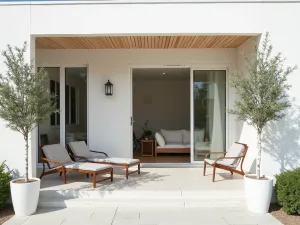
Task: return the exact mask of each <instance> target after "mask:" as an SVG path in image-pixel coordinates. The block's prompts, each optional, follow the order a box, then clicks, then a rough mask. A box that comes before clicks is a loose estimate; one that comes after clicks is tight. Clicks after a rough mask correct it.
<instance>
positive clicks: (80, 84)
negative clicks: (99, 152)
mask: <svg viewBox="0 0 300 225" xmlns="http://www.w3.org/2000/svg"><path fill="white" fill-rule="evenodd" d="M65 81H66V82H65V112H66V114H65V132H66V133H65V140H66V141H65V143H66V144H68V143H69V142H72V141H85V142H86V143H87V68H86V67H68V68H65Z"/></svg>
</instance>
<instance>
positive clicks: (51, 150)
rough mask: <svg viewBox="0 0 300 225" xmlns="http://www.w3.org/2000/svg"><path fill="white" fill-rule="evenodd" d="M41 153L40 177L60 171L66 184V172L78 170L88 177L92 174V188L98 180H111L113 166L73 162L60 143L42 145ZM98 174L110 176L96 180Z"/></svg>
mask: <svg viewBox="0 0 300 225" xmlns="http://www.w3.org/2000/svg"><path fill="white" fill-rule="evenodd" d="M42 155H43V156H42V163H43V172H42V174H41V176H40V179H42V177H43V176H45V175H48V174H53V173H60V174H62V175H63V183H64V184H66V180H67V178H66V173H67V172H79V173H85V174H87V177H89V175H92V176H93V188H95V187H96V183H98V182H101V181H105V180H111V181H113V168H112V167H111V166H109V165H99V164H95V163H89V162H74V161H72V159H71V158H70V156H69V154H68V152H67V150H66V149H65V148H64V147H62V146H61V145H60V144H54V145H45V146H43V147H42ZM45 164H47V165H48V168H49V170H48V171H45V167H46V166H45ZM98 174H110V177H107V178H104V179H102V180H98V181H96V176H97V175H98Z"/></svg>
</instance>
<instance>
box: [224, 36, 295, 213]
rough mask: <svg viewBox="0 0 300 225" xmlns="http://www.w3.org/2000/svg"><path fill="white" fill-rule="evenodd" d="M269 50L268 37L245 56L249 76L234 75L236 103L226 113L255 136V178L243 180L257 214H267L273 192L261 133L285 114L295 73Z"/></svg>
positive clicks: (250, 208) (247, 197)
mask: <svg viewBox="0 0 300 225" xmlns="http://www.w3.org/2000/svg"><path fill="white" fill-rule="evenodd" d="M272 50H273V47H272V45H271V44H270V41H269V34H268V33H267V34H266V37H265V39H264V40H263V43H262V48H261V50H259V48H258V46H257V44H254V51H253V55H251V56H247V55H245V62H246V64H247V66H246V69H247V72H248V74H236V75H233V76H232V77H231V80H230V85H231V86H232V87H233V88H235V89H236V92H237V94H238V96H239V100H238V101H236V102H235V105H234V107H233V109H230V110H229V113H232V114H234V115H235V116H236V117H237V119H238V120H241V121H244V122H246V123H248V124H249V125H251V126H252V127H254V128H255V130H256V132H257V157H256V175H253V174H252V175H251V174H249V175H245V176H244V187H245V198H246V205H247V207H248V210H249V211H252V212H257V213H267V212H268V209H269V206H270V201H271V196H272V191H273V178H272V177H265V176H262V175H261V154H262V142H263V140H262V134H263V130H264V128H265V126H266V125H267V124H268V122H270V121H276V120H280V119H281V118H283V117H284V110H286V109H287V108H288V107H290V102H289V100H288V96H287V91H288V90H289V88H290V85H289V84H288V83H287V77H288V76H289V75H290V74H291V73H292V72H293V71H294V70H295V69H296V66H294V67H285V66H284V65H283V63H284V60H285V59H283V57H282V55H281V53H278V54H275V55H273V54H272Z"/></svg>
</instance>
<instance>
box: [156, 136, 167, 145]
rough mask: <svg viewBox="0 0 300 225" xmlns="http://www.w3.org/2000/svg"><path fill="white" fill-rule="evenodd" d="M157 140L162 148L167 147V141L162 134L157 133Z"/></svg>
mask: <svg viewBox="0 0 300 225" xmlns="http://www.w3.org/2000/svg"><path fill="white" fill-rule="evenodd" d="M155 139H156V141H157V144H158V145H159V146H160V147H164V146H165V145H166V142H165V139H164V138H163V136H161V134H160V133H155Z"/></svg>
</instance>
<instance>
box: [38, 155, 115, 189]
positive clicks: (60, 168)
mask: <svg viewBox="0 0 300 225" xmlns="http://www.w3.org/2000/svg"><path fill="white" fill-rule="evenodd" d="M42 154H43V157H42V163H43V171H42V174H41V176H40V179H42V177H43V176H46V175H49V174H54V173H59V174H60V175H62V179H63V184H66V183H67V176H66V173H67V172H78V173H84V174H86V175H87V178H89V175H92V177H93V178H92V181H93V188H95V187H96V183H99V182H102V181H106V180H110V181H111V182H113V168H107V169H104V170H99V171H89V170H80V169H71V168H65V166H64V165H63V163H62V162H60V161H58V160H50V159H47V158H46V157H45V155H44V153H43V151H42ZM49 163H56V164H58V166H57V167H55V168H51V167H50V165H49ZM45 164H47V165H48V168H49V171H45V169H46V168H45ZM98 174H110V177H107V178H103V179H101V180H98V181H97V180H96V176H97V175H98Z"/></svg>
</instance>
